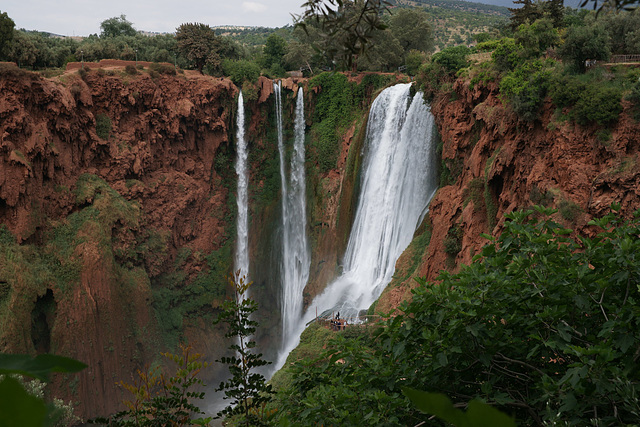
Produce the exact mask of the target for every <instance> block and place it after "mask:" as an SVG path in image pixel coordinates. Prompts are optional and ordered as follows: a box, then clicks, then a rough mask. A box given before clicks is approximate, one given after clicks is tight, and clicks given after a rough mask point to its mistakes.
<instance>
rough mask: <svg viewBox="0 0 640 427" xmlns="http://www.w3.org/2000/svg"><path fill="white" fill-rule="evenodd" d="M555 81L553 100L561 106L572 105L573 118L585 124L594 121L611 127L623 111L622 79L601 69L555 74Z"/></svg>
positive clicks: (570, 106) (569, 113) (601, 125)
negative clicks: (603, 72)
mask: <svg viewBox="0 0 640 427" xmlns="http://www.w3.org/2000/svg"><path fill="white" fill-rule="evenodd" d="M551 81H552V83H551V84H550V87H549V95H550V96H551V99H552V100H553V103H554V104H555V105H556V106H558V107H559V108H568V109H569V112H568V116H569V118H571V119H573V120H575V121H576V122H577V123H579V124H581V125H583V126H587V125H590V124H593V123H596V124H598V126H600V127H604V126H609V125H611V124H612V123H613V122H615V121H616V120H617V119H618V117H619V115H620V113H621V112H622V104H621V102H620V101H621V99H622V85H621V83H620V81H619V80H617V79H610V78H609V77H608V76H604V75H602V74H601V73H598V70H594V71H589V72H587V73H586V74H584V75H571V74H563V75H554V76H553V78H552V79H551Z"/></svg>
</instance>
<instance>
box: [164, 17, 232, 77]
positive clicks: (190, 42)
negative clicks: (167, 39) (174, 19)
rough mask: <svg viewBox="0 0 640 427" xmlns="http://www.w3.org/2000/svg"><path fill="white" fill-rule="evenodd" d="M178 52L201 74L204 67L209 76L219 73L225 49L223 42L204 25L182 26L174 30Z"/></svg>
mask: <svg viewBox="0 0 640 427" xmlns="http://www.w3.org/2000/svg"><path fill="white" fill-rule="evenodd" d="M176 41H177V44H178V50H179V51H180V52H181V54H182V55H183V56H184V57H185V58H187V59H188V60H189V61H190V62H191V63H192V64H193V65H194V66H195V67H196V68H197V69H198V71H200V72H202V70H203V68H204V67H205V65H206V66H207V70H208V72H209V73H210V74H215V73H217V72H218V71H220V68H221V66H222V55H223V50H224V48H225V46H224V42H223V40H222V39H221V38H220V37H218V36H216V33H215V31H214V30H213V28H211V27H210V26H208V25H205V24H195V23H194V24H182V25H180V26H179V27H178V28H177V29H176Z"/></svg>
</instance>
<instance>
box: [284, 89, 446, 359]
mask: <svg viewBox="0 0 640 427" xmlns="http://www.w3.org/2000/svg"><path fill="white" fill-rule="evenodd" d="M410 86H411V85H410V84H399V85H395V86H392V87H390V88H387V89H385V90H384V91H383V92H382V93H381V94H380V95H379V96H378V97H377V98H376V99H375V101H374V103H373V105H372V106H371V111H370V113H369V120H368V126H367V135H366V141H365V147H364V154H363V156H364V159H363V165H362V175H361V184H360V198H359V202H358V207H357V211H356V216H355V219H354V223H353V227H352V229H351V234H350V236H349V242H348V245H347V250H346V253H345V257H344V261H343V274H342V275H341V276H340V277H338V278H337V279H336V280H335V281H334V282H333V283H331V284H329V285H328V286H327V288H326V289H325V291H324V292H323V293H322V294H321V295H319V296H317V297H316V298H315V299H314V301H313V303H312V304H311V305H310V307H309V309H308V311H307V312H306V313H305V314H304V315H303V316H302V317H301V318H300V319H299V320H298V322H296V323H297V327H296V330H295V333H293V334H291V336H290V339H289V340H288V342H287V343H286V345H285V347H284V350H283V352H281V353H280V356H279V358H278V361H277V363H276V364H275V365H276V366H275V368H276V369H279V368H280V367H281V366H282V365H283V364H284V362H285V361H286V358H287V356H288V354H289V352H290V351H291V350H293V348H295V347H296V346H297V345H298V342H299V340H300V334H301V333H302V331H303V330H304V327H305V324H306V323H308V322H309V321H311V320H313V318H314V317H315V313H316V310H317V312H318V313H321V312H323V311H325V310H334V311H336V312H337V311H339V312H340V313H341V316H342V317H352V316H357V315H358V313H359V311H360V310H362V309H367V308H368V307H369V306H370V305H371V304H372V303H373V302H374V301H375V300H376V299H377V298H378V297H379V296H380V294H381V293H382V291H383V289H384V288H385V287H386V286H387V284H388V283H389V282H390V281H391V278H392V276H393V272H394V269H395V263H396V261H397V259H398V257H399V256H400V255H401V254H402V252H403V251H404V250H405V249H406V247H407V246H408V245H409V243H410V242H411V239H412V237H413V234H414V232H415V230H416V228H417V227H418V225H419V224H420V222H421V221H422V219H423V217H424V215H425V213H426V207H427V205H428V203H429V201H430V199H431V197H433V194H434V193H435V191H436V189H437V174H436V171H437V167H436V163H435V147H434V144H433V141H432V133H433V116H432V115H431V113H430V110H429V107H427V106H426V105H425V104H424V101H423V99H422V94H421V93H418V94H416V95H415V96H414V97H413V98H411V96H410Z"/></svg>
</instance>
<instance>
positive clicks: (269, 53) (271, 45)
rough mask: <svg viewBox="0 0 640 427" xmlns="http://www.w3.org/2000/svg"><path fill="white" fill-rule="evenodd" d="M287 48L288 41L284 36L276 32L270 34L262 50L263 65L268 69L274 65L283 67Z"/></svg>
mask: <svg viewBox="0 0 640 427" xmlns="http://www.w3.org/2000/svg"><path fill="white" fill-rule="evenodd" d="M286 49H287V41H286V40H285V39H284V38H283V37H282V36H280V35H278V34H276V33H273V34H270V35H269V37H267V41H266V43H265V45H264V48H263V50H262V52H263V55H264V61H263V64H262V66H263V67H264V68H267V69H268V68H271V67H272V66H274V65H275V66H280V67H282V63H283V57H284V55H285V53H286Z"/></svg>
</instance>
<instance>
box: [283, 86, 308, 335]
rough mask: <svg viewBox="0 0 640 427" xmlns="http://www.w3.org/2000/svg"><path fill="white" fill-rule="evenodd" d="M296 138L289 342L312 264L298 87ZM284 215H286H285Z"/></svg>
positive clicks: (286, 315) (289, 215) (289, 233)
mask: <svg viewBox="0 0 640 427" xmlns="http://www.w3.org/2000/svg"><path fill="white" fill-rule="evenodd" d="M297 98H298V99H297V104H296V118H295V140H294V144H293V155H292V156H291V172H290V179H289V193H288V197H287V210H286V219H285V220H284V221H283V222H285V224H286V227H285V233H284V240H285V241H286V243H285V248H287V249H288V253H285V254H284V259H283V263H284V265H283V267H284V268H283V270H284V277H285V280H284V283H283V287H282V337H283V342H287V340H288V339H289V336H290V335H291V334H292V333H293V332H294V330H295V326H296V325H297V323H298V321H299V320H300V316H302V293H303V291H304V287H305V286H306V285H307V281H308V280H309V265H310V263H311V259H310V254H309V244H308V240H307V220H306V219H307V209H306V203H307V200H306V188H305V187H306V181H305V173H304V139H305V138H304V137H305V134H304V128H305V122H304V93H303V91H302V88H299V89H298V95H297ZM283 218H284V215H283Z"/></svg>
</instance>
